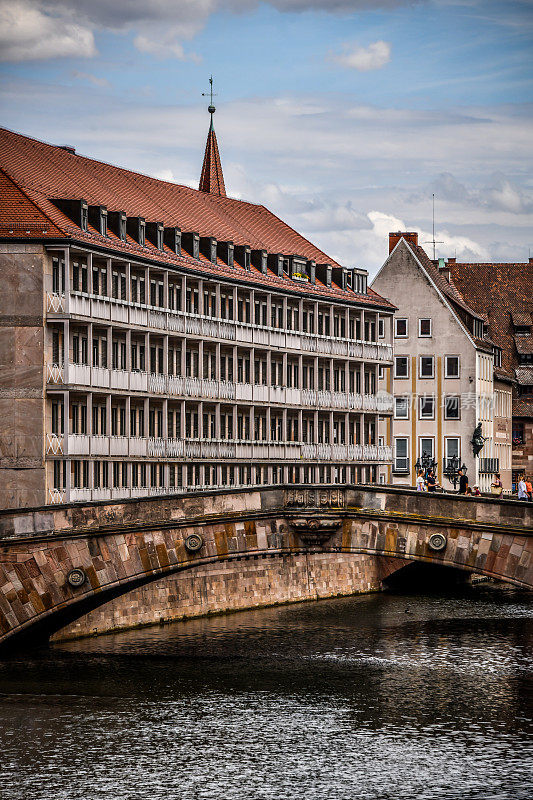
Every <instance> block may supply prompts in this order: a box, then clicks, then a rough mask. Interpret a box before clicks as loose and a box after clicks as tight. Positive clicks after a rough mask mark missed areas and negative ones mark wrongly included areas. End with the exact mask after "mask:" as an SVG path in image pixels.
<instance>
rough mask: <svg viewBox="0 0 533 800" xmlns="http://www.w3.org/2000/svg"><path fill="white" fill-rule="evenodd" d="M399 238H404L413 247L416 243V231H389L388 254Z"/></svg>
mask: <svg viewBox="0 0 533 800" xmlns="http://www.w3.org/2000/svg"><path fill="white" fill-rule="evenodd" d="M400 239H405V240H406V241H407V242H409V243H410V244H413V245H414V246H415V247H416V246H417V245H418V233H416V231H396V233H389V254H390V253H392V251H393V250H394V248H395V247H396V245H397V244H398V242H399V241H400Z"/></svg>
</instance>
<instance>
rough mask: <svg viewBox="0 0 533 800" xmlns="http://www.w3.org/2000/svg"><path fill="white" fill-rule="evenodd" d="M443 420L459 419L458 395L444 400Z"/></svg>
mask: <svg viewBox="0 0 533 800" xmlns="http://www.w3.org/2000/svg"><path fill="white" fill-rule="evenodd" d="M444 419H461V398H460V397H459V396H458V395H451V396H449V397H445V398H444Z"/></svg>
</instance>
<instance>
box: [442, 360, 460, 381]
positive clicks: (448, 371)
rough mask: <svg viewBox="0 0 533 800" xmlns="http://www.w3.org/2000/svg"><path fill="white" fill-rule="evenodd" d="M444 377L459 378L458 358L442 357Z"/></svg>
mask: <svg viewBox="0 0 533 800" xmlns="http://www.w3.org/2000/svg"><path fill="white" fill-rule="evenodd" d="M444 377H445V378H458V377H459V356H444Z"/></svg>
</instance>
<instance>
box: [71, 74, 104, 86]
mask: <svg viewBox="0 0 533 800" xmlns="http://www.w3.org/2000/svg"><path fill="white" fill-rule="evenodd" d="M72 77H73V78H75V79H76V80H78V81H88V82H89V83H92V85H93V86H96V87H97V88H98V89H105V88H108V87H109V86H111V83H110V82H109V81H108V80H107V78H99V77H98V76H97V75H93V74H92V73H91V72H78V70H73V71H72Z"/></svg>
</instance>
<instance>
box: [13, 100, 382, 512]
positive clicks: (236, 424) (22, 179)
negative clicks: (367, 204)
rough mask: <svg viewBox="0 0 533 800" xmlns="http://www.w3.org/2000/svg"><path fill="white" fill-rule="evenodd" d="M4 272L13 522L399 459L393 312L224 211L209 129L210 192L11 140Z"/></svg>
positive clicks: (373, 469)
mask: <svg viewBox="0 0 533 800" xmlns="http://www.w3.org/2000/svg"><path fill="white" fill-rule="evenodd" d="M213 111H214V109H213ZM0 263H1V275H2V291H1V293H0V321H1V328H0V331H1V332H0V364H1V367H2V368H1V370H0V375H1V378H0V381H1V383H0V506H1V507H13V506H21V505H23V506H31V505H42V504H44V503H47V502H48V503H50V502H53V503H55V502H69V501H84V502H86V501H90V500H106V499H109V498H126V497H134V496H141V495H147V494H155V493H162V492H177V491H183V490H185V489H195V488H196V489H199V488H200V487H205V486H209V487H214V486H221V487H233V486H237V485H250V484H255V483H272V482H273V483H285V482H319V481H320V482H330V481H339V482H341V481H342V482H344V481H375V480H376V479H377V475H378V467H379V466H380V465H381V466H383V465H387V464H388V463H389V462H390V458H391V452H390V447H389V446H388V442H386V441H378V421H379V419H380V418H385V417H388V416H389V415H390V412H391V407H392V404H391V399H390V398H389V397H388V396H386V394H384V393H381V394H378V371H379V370H380V368H382V369H387V368H388V366H390V364H391V363H392V349H391V344H390V334H391V331H392V323H391V320H392V314H393V311H394V307H393V305H392V304H391V303H390V302H388V301H387V300H384V299H383V298H382V297H380V296H379V295H378V294H377V293H376V292H375V291H373V290H372V289H371V288H369V287H368V286H367V273H366V271H365V270H364V269H355V268H351V269H348V268H346V267H345V266H344V265H341V264H338V263H337V262H335V261H334V260H333V259H332V258H330V257H329V256H327V255H326V254H325V253H324V252H322V251H321V250H320V249H319V248H318V247H316V246H315V245H313V244H312V243H311V242H309V241H308V240H307V239H305V238H304V237H303V236H301V235H300V234H299V233H297V231H295V230H294V229H292V228H291V227H290V226H289V225H287V224H286V223H284V222H283V221H282V220H281V219H279V218H278V217H277V216H276V215H275V214H272V213H271V212H270V211H269V210H268V209H267V208H265V207H264V206H263V205H255V204H253V203H249V202H244V201H242V200H235V199H232V198H230V197H228V196H227V194H226V188H225V183H224V177H223V173H222V166H221V160H220V155H219V150H218V144H217V140H216V135H215V131H214V128H213V124H212V115H211V126H210V129H209V133H208V139H207V145H206V150H205V156H204V162H203V167H202V173H201V179H200V184H199V189H198V190H194V189H191V188H189V187H187V186H180V185H177V184H174V183H169V182H166V181H162V180H156V179H155V178H151V177H149V176H146V175H142V174H139V173H135V172H131V171H129V170H126V169H122V168H120V167H116V166H113V165H110V164H106V163H103V162H101V161H96V160H94V159H91V158H88V157H85V156H82V155H79V154H77V153H76V152H75V150H74V148H72V147H67V146H58V145H52V144H46V143H43V142H41V141H37V140H35V139H31V138H28V137H26V136H22V135H20V134H17V133H13V132H11V131H9V130H5V129H4V130H0ZM379 331H386V332H387V334H386V337H385V338H381V339H380V338H379V337H378V332H379Z"/></svg>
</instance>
